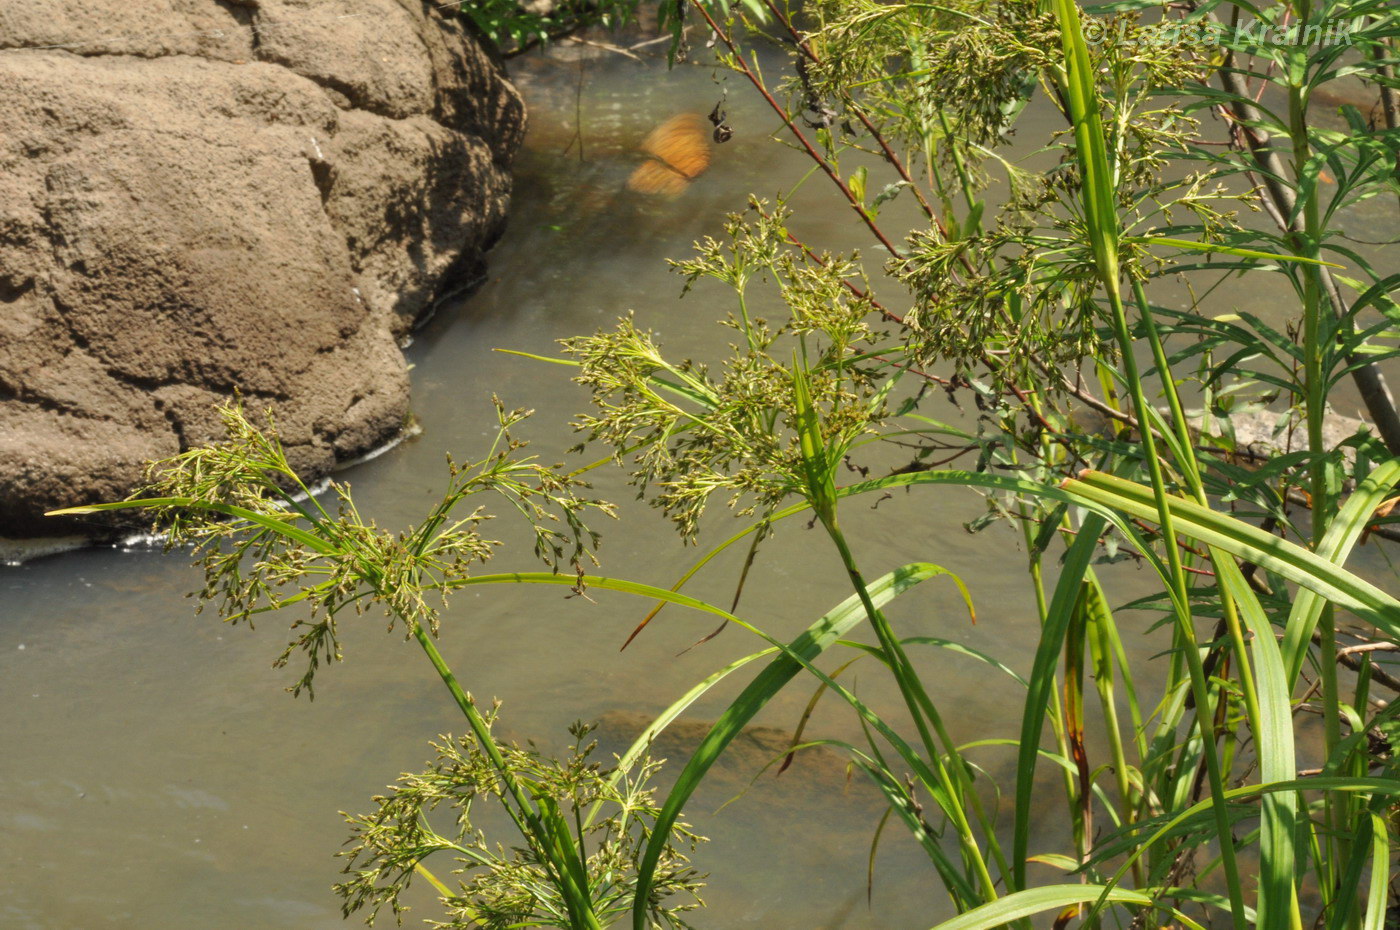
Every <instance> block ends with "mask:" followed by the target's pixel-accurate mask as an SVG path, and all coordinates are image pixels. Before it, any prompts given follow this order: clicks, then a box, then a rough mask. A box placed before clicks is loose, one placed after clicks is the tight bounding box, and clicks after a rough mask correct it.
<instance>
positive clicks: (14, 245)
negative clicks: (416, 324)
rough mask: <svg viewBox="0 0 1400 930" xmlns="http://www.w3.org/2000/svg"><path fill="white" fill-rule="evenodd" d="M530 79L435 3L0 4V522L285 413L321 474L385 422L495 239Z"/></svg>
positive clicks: (7, 532) (25, 525)
mask: <svg viewBox="0 0 1400 930" xmlns="http://www.w3.org/2000/svg"><path fill="white" fill-rule="evenodd" d="M523 129H524V108H523V106H522V104H521V101H520V97H519V95H518V94H517V93H516V91H515V89H514V88H513V87H512V86H511V85H510V84H509V83H508V82H507V80H506V79H505V78H504V76H503V74H502V73H501V71H500V69H499V68H498V67H497V65H496V64H494V63H493V62H492V61H491V59H490V58H489V57H488V56H487V54H486V52H484V51H483V49H482V48H481V47H480V46H479V45H478V44H477V42H476V41H475V40H474V39H473V37H472V36H470V35H469V34H467V33H466V32H465V31H464V29H463V26H462V24H461V23H460V22H459V21H458V20H456V19H454V18H452V17H451V15H450V14H447V13H445V12H443V11H442V10H441V9H440V4H437V3H432V2H428V3H425V2H420V0H143V2H141V3H135V4H133V3H130V2H129V0H24V2H22V3H0V536H5V537H23V536H36V535H57V534H70V533H73V532H84V531H86V532H94V533H96V532H100V530H101V529H102V524H100V523H96V522H93V521H91V520H84V521H81V522H77V521H72V520H56V519H52V518H45V517H43V516H42V515H43V513H44V511H46V510H49V509H53V508H56V507H61V506H70V505H75V504H82V503H90V502H95V501H104V500H114V499H118V498H120V497H122V496H124V495H125V494H127V493H128V492H130V491H131V490H132V489H133V488H135V487H137V486H138V485H139V483H140V481H141V472H142V464H143V463H144V462H145V461H147V460H148V459H153V458H159V457H164V456H168V455H171V454H174V453H176V452H179V451H181V450H183V449H187V448H190V447H191V446H194V445H198V444H201V443H204V442H208V441H210V440H212V439H215V438H218V433H219V428H218V418H217V416H216V414H215V410H214V408H215V405H216V404H217V403H218V402H219V401H221V400H226V399H228V398H230V397H231V396H232V395H233V394H234V392H235V391H238V392H241V393H242V395H243V397H244V399H245V402H246V404H247V405H248V407H249V408H252V409H261V408H265V407H267V408H271V409H272V410H273V411H274V414H275V416H276V421H277V425H278V430H279V433H280V434H281V436H282V439H283V441H284V443H285V444H286V445H287V447H288V453H289V457H290V458H291V460H292V462H293V464H294V465H295V466H296V467H297V468H298V470H299V471H301V472H302V473H303V475H304V476H305V477H307V478H312V479H314V478H316V477H318V476H320V475H324V474H325V473H327V472H328V471H329V470H330V469H331V468H332V467H333V466H334V465H335V463H336V462H337V461H342V460H344V459H346V458H350V457H353V456H356V455H358V454H361V453H363V452H366V451H368V450H370V449H372V448H374V447H375V446H377V445H379V444H381V443H383V442H385V441H387V440H388V439H390V438H391V437H392V436H393V435H394V434H395V433H396V432H397V431H398V430H399V429H400V428H401V426H402V423H403V421H404V418H405V416H406V413H407V409H408V378H407V373H406V368H405V364H404V360H403V356H402V354H401V352H400V351H399V348H398V344H397V338H398V337H399V336H401V335H402V334H403V333H404V332H406V331H407V329H408V328H409V327H410V326H411V325H412V323H413V321H414V320H415V319H417V318H419V317H420V316H421V315H422V314H423V313H424V312H425V311H426V310H427V308H429V307H430V306H431V304H432V301H433V300H434V298H435V296H436V295H437V294H439V293H440V292H441V291H442V290H443V288H445V287H447V286H450V285H451V284H452V283H453V282H460V281H463V280H465V279H469V278H470V277H471V276H472V275H473V274H475V273H477V268H478V267H479V265H480V262H481V256H482V253H483V252H484V250H485V249H486V248H488V247H489V246H490V244H491V243H492V241H493V240H494V239H495V237H496V236H497V235H499V232H500V229H501V226H502V224H503V222H504V218H505V210H506V205H507V200H508V198H509V194H510V175H509V163H510V159H511V158H512V156H513V155H514V153H515V150H516V149H517V147H518V146H519V143H520V139H521V135H522V133H523Z"/></svg>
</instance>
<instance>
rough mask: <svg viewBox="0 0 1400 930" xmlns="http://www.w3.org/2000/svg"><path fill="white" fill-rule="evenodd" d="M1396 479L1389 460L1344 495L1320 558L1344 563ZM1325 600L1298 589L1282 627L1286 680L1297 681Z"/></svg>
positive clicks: (1398, 474) (1395, 464)
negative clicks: (1349, 494) (1286, 621)
mask: <svg viewBox="0 0 1400 930" xmlns="http://www.w3.org/2000/svg"><path fill="white" fill-rule="evenodd" d="M1397 482H1400V459H1392V460H1391V461H1389V462H1386V463H1384V464H1382V465H1378V466H1376V467H1375V468H1374V469H1372V470H1371V473H1370V474H1369V475H1367V476H1366V478H1365V480H1363V481H1362V482H1361V484H1360V485H1359V486H1358V487H1357V489H1356V491H1355V492H1354V493H1353V494H1352V495H1351V496H1350V497H1349V498H1347V502H1346V503H1345V504H1343V505H1342V507H1341V509H1340V510H1339V511H1338V513H1337V515H1336V516H1335V517H1333V520H1332V525H1331V526H1329V527H1328V528H1327V533H1326V535H1324V536H1323V537H1322V541H1321V543H1320V544H1319V545H1318V547H1317V554H1318V556H1320V557H1321V558H1324V559H1326V560H1327V561H1329V562H1331V563H1333V564H1335V565H1344V564H1346V560H1347V557H1348V556H1350V555H1351V550H1352V549H1353V548H1354V547H1355V546H1356V543H1357V542H1358V541H1359V540H1360V539H1361V536H1362V534H1364V533H1365V532H1366V527H1367V526H1368V525H1369V524H1370V522H1371V519H1372V514H1374V513H1375V510H1376V508H1377V507H1379V506H1380V505H1381V503H1382V502H1383V501H1384V500H1385V498H1386V497H1387V495H1389V493H1390V490H1391V488H1393V487H1394V486H1395V484H1396V483H1397ZM1325 603H1326V600H1325V599H1324V598H1322V597H1321V596H1319V595H1318V594H1317V593H1316V592H1314V591H1311V590H1303V591H1300V592H1298V598H1297V599H1296V600H1295V601H1294V602H1293V609H1292V610H1290V611H1289V613H1288V625H1287V627H1286V628H1285V630H1284V637H1283V655H1284V659H1285V661H1286V662H1287V668H1288V680H1289V681H1290V682H1292V681H1297V680H1298V675H1299V673H1301V672H1302V670H1303V661H1304V659H1305V658H1306V657H1307V651H1308V646H1309V644H1310V643H1311V642H1312V634H1313V630H1315V629H1317V622H1318V618H1319V617H1321V616H1322V608H1323V606H1324V605H1325Z"/></svg>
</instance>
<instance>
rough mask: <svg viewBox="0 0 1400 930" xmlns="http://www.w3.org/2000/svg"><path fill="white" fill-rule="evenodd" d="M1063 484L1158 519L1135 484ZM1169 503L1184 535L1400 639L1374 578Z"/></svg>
mask: <svg viewBox="0 0 1400 930" xmlns="http://www.w3.org/2000/svg"><path fill="white" fill-rule="evenodd" d="M1060 487H1061V488H1062V489H1063V490H1065V491H1067V492H1069V493H1070V494H1071V495H1072V496H1073V497H1074V498H1076V499H1077V500H1080V501H1084V502H1087V503H1091V504H1095V505H1098V506H1100V507H1107V508H1110V509H1113V510H1117V511H1120V512H1122V513H1125V514H1128V515H1130V516H1134V517H1138V518H1140V519H1143V520H1150V521H1153V522H1156V520H1157V516H1158V515H1157V508H1156V507H1155V506H1154V504H1153V503H1152V497H1151V495H1152V492H1151V489H1149V488H1146V487H1143V486H1142V485H1139V484H1135V483H1134V482H1131V481H1127V480H1125V479H1122V478H1117V477H1114V476H1112V475H1106V474H1103V473H1102V472H1088V471H1086V472H1084V473H1082V474H1081V475H1080V476H1079V477H1078V478H1072V479H1069V480H1067V481H1065V482H1064V483H1063V484H1061V485H1060ZM1169 506H1170V508H1171V513H1172V516H1173V518H1175V519H1176V520H1177V521H1178V522H1177V527H1176V528H1177V530H1178V532H1180V533H1182V534H1183V535H1185V536H1189V537H1191V538H1193V539H1196V540H1199V541H1200V542H1203V543H1205V544H1206V545H1208V546H1213V547H1216V548H1218V549H1222V550H1224V551H1225V552H1228V553H1230V554H1231V555H1233V556H1235V557H1236V558H1240V559H1244V560H1245V561H1246V562H1253V563H1254V564H1256V565H1258V566H1259V567H1261V568H1264V569H1267V570H1269V571H1272V572H1276V573H1278V574H1279V575H1282V576H1283V577H1284V578H1287V579H1288V580H1289V581H1292V582H1294V583H1296V584H1299V585H1302V586H1303V587H1304V588H1307V589H1309V590H1311V591H1314V592H1316V593H1317V594H1319V595H1321V596H1322V597H1323V598H1325V599H1326V600H1328V601H1331V602H1332V603H1334V604H1336V605H1337V606H1339V607H1344V608H1346V609H1347V610H1350V611H1351V612H1352V613H1354V614H1356V615H1357V616H1358V617H1361V618H1363V619H1365V620H1367V621H1369V622H1371V623H1374V624H1375V625H1376V626H1378V627H1380V628H1382V629H1384V630H1385V631H1386V632H1387V633H1389V634H1390V635H1391V636H1396V637H1400V601H1397V600H1396V599H1395V598H1394V597H1392V596H1391V595H1389V594H1387V593H1386V592H1384V591H1382V590H1381V589H1380V588H1378V587H1376V586H1375V585H1373V584H1371V583H1370V582H1368V581H1365V580H1363V579H1361V578H1359V577H1357V576H1356V575H1355V574H1353V573H1351V572H1349V571H1347V570H1346V569H1343V568H1341V567H1339V566H1337V565H1335V564H1333V563H1332V562H1330V561H1328V560H1327V559H1325V558H1323V557H1322V556H1320V555H1318V554H1317V553H1314V552H1312V551H1310V550H1308V549H1304V548H1303V547H1302V546H1299V545H1296V544H1294V543H1291V542H1289V541H1287V540H1285V539H1280V538H1279V537H1277V536H1274V535H1272V534H1271V533H1266V532H1264V531H1263V530H1261V529H1259V528H1258V527H1256V526H1253V525H1251V524H1249V523H1245V522H1244V521H1243V520H1238V519H1236V518H1235V517H1232V516H1229V515H1228V514H1223V513H1220V512H1218V511H1215V510H1212V509H1210V508H1209V507H1202V506H1201V505H1200V504H1197V503H1195V502H1194V501H1188V500H1185V499H1183V498H1179V497H1172V498H1170V499H1169Z"/></svg>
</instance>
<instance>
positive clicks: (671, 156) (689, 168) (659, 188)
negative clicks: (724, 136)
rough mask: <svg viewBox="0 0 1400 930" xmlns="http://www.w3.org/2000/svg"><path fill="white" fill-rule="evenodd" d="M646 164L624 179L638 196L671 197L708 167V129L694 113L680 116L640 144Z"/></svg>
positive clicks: (702, 118)
mask: <svg viewBox="0 0 1400 930" xmlns="http://www.w3.org/2000/svg"><path fill="white" fill-rule="evenodd" d="M642 151H643V152H644V153H645V154H646V156H647V159H646V161H644V162H642V163H641V164H640V165H638V166H637V170H636V171H633V172H632V176H631V177H630V178H628V179H627V187H628V188H629V189H631V190H634V191H636V192H637V193H639V194H664V195H666V196H675V195H676V194H679V193H681V192H682V191H684V190H685V189H686V187H687V186H688V185H689V184H690V182H691V181H693V180H695V179H696V178H698V177H699V176H700V175H702V174H704V173H705V169H707V168H709V167H710V127H709V124H708V123H706V121H705V118H704V117H703V116H700V115H699V114H698V113H681V114H679V115H677V116H673V117H671V118H670V119H668V120H667V121H666V122H664V123H662V124H661V125H660V126H657V127H656V128H655V129H653V130H652V131H651V133H650V134H649V135H648V136H647V137H646V138H645V139H644V140H642Z"/></svg>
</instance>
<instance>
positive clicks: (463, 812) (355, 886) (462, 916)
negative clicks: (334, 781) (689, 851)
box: [335, 710, 702, 930]
mask: <svg viewBox="0 0 1400 930" xmlns="http://www.w3.org/2000/svg"><path fill="white" fill-rule="evenodd" d="M485 716H486V721H487V724H488V726H489V725H490V724H492V723H494V721H495V719H496V714H495V712H494V710H493V712H492V713H490V714H487V715H485ZM590 729H591V728H590V727H588V726H587V725H585V724H583V723H577V724H575V725H574V726H573V727H571V728H570V730H569V732H570V733H571V734H572V735H573V737H574V744H573V748H572V750H571V752H570V754H569V756H568V758H567V759H566V760H565V761H563V762H560V761H556V760H553V759H546V758H544V757H543V756H541V755H540V753H539V752H538V751H537V750H535V749H534V748H533V747H520V746H517V745H514V744H510V745H505V744H502V745H501V754H502V755H503V756H504V757H505V760H506V765H507V767H508V768H509V769H510V770H511V772H513V773H514V774H515V777H516V778H517V779H519V780H520V781H521V782H522V783H523V784H525V785H526V786H528V789H529V792H530V794H531V795H532V796H533V797H534V798H535V799H536V800H537V801H540V802H542V803H544V804H547V805H548V806H549V807H550V808H552V809H556V810H558V811H559V813H560V814H561V815H562V816H563V818H564V820H565V821H566V822H567V823H570V824H576V825H578V826H577V827H576V828H575V829H576V831H577V836H576V838H577V841H578V843H579V847H580V848H584V847H586V848H587V849H589V850H590V852H589V853H588V856H587V861H586V871H587V875H588V890H589V896H590V898H591V900H592V902H593V911H594V913H595V914H597V915H598V917H599V919H600V921H602V922H603V923H604V924H605V925H606V924H608V923H611V922H612V921H613V920H615V919H616V918H617V917H618V916H619V915H621V914H622V913H623V912H625V911H628V910H630V909H631V906H632V897H633V894H634V892H635V882H636V875H637V862H638V860H639V859H640V857H641V852H642V849H643V846H644V844H645V843H646V842H647V840H648V839H650V838H651V837H652V836H653V835H654V834H653V832H652V828H653V825H654V823H655V820H656V815H657V812H658V809H657V807H656V806H655V804H654V802H653V800H652V794H653V792H652V790H651V789H650V788H647V787H646V784H647V781H648V780H649V779H650V778H651V776H652V775H653V774H654V773H655V771H656V770H657V769H658V768H659V767H660V763H658V762H652V761H650V760H648V759H646V758H642V759H640V760H638V761H636V762H635V763H634V764H633V765H632V766H631V767H630V768H628V769H622V768H619V769H617V770H613V771H609V770H606V769H604V768H603V767H602V766H601V765H600V764H599V763H598V762H596V761H593V760H592V759H591V758H590V756H591V754H592V753H593V751H594V749H595V748H596V743H593V742H588V741H587V739H588V736H589V733H590ZM433 748H434V749H435V750H436V751H437V759H436V761H435V762H434V763H433V765H432V767H431V768H430V769H428V770H427V771H425V772H422V773H419V774H414V775H403V776H401V777H400V778H399V780H398V782H397V784H395V785H393V786H391V788H390V790H389V793H388V794H387V795H384V796H382V797H376V798H375V799H374V802H375V804H376V805H377V808H376V809H375V811H374V812H373V813H370V814H366V815H347V816H346V822H347V823H349V824H350V828H351V840H350V842H351V843H352V844H353V845H351V846H350V848H349V849H347V850H345V851H344V852H342V853H340V855H341V856H344V857H346V858H347V859H348V862H347V863H346V866H345V869H344V871H345V873H346V874H347V875H349V876H351V877H350V878H348V879H347V880H346V881H344V882H342V883H341V884H338V885H336V887H335V890H336V893H337V894H339V895H340V896H341V897H342V898H344V900H345V904H344V911H345V916H347V917H349V916H350V915H351V914H353V913H355V912H356V911H359V910H361V909H364V908H368V909H369V913H368V916H367V922H368V923H369V924H370V925H373V923H374V918H375V916H376V915H377V914H378V912H379V911H380V910H381V909H382V908H383V907H385V906H386V905H387V906H389V907H390V909H391V910H392V911H393V913H394V916H395V917H397V918H399V919H400V920H402V915H403V912H404V911H405V910H407V908H406V906H405V905H403V904H402V903H401V902H400V895H401V894H402V893H403V892H404V891H405V890H406V889H407V888H408V887H409V885H410V883H411V882H412V879H413V877H414V875H415V873H416V871H417V870H418V867H419V863H421V862H422V861H423V860H424V859H426V858H427V857H428V856H430V855H432V854H433V853H438V852H441V853H446V854H448V855H450V856H451V857H452V858H453V859H454V860H455V861H456V862H457V863H458V868H455V869H453V873H454V874H456V875H466V876H467V880H459V882H458V885H459V887H458V889H457V890H455V891H451V892H450V893H449V892H447V891H444V893H443V906H444V909H445V911H446V912H447V915H448V919H447V920H445V921H437V920H434V921H431V923H432V925H433V926H435V927H441V928H463V930H466V928H484V930H506V928H510V927H567V926H569V922H568V920H569V918H568V914H569V911H568V907H567V904H566V902H565V901H563V900H562V898H561V895H560V892H559V888H558V887H557V885H556V883H555V882H554V881H553V880H552V879H551V875H550V864H549V860H548V856H547V854H546V853H545V851H543V850H541V849H539V848H537V847H536V846H534V845H529V846H527V847H525V848H514V849H511V850H506V849H504V848H503V847H501V846H500V845H499V844H497V845H492V844H490V843H488V842H487V839H486V836H485V834H484V833H482V832H481V831H480V830H478V829H477V828H476V827H475V826H474V825H473V823H472V819H471V817H472V806H473V804H474V802H476V801H477V800H479V799H482V798H486V799H488V801H490V802H492V803H494V802H503V801H504V799H503V798H502V797H501V794H500V791H501V789H500V784H499V781H498V779H497V777H496V770H495V766H494V765H493V763H492V761H491V758H490V755H489V754H488V753H487V752H485V751H484V750H483V749H482V748H481V746H480V745H479V744H478V743H477V742H476V739H475V738H474V737H470V736H468V737H463V738H460V739H454V738H452V737H450V736H443V737H441V742H440V743H437V744H434V747H433ZM440 807H442V808H446V811H445V812H443V813H437V811H438V808H440ZM599 812H605V813H606V816H602V817H600V816H598V815H599ZM435 814H436V816H437V817H439V818H443V819H444V822H447V821H446V819H445V814H450V815H451V820H450V822H451V824H452V827H451V829H449V830H448V831H447V833H446V835H443V834H441V833H439V832H437V830H436V829H435V828H434V827H433V825H432V823H431V820H432V819H433V816H432V815H435ZM585 817H588V818H589V819H588V821H587V823H585V821H584V818H585ZM701 839H702V838H701V837H698V836H696V835H695V834H694V833H692V832H690V830H689V829H688V828H687V827H686V825H685V824H684V823H682V822H675V823H672V824H671V825H670V827H669V830H668V832H667V833H665V834H662V835H660V840H659V842H658V843H657V846H658V848H659V849H660V851H661V852H660V856H661V861H660V862H659V863H658V866H657V868H656V870H655V874H656V879H655V880H654V882H653V884H652V890H651V893H650V899H649V904H648V907H647V912H648V914H649V919H650V925H651V926H654V927H667V928H680V927H686V926H688V924H686V923H685V921H684V920H683V919H682V915H683V914H685V912H687V911H689V910H692V909H694V908H696V907H698V906H700V898H699V889H700V886H701V882H700V878H701V877H700V876H699V875H698V874H697V873H696V872H695V870H694V869H692V868H691V867H690V864H689V861H688V860H687V859H686V857H685V855H683V854H682V853H681V852H680V849H681V848H684V847H689V848H693V847H694V845H695V844H696V843H697V842H698V841H700V840H701ZM673 897H679V898H680V901H679V903H674V904H673V903H671V899H672V898H673Z"/></svg>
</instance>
